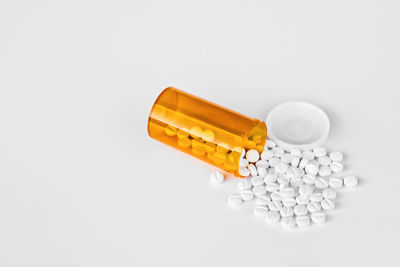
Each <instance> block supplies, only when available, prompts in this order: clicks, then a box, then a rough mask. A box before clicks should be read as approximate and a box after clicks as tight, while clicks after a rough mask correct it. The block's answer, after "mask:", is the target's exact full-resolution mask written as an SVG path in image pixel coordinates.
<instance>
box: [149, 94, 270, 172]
mask: <svg viewBox="0 0 400 267" xmlns="http://www.w3.org/2000/svg"><path fill="white" fill-rule="evenodd" d="M148 132H149V135H150V137H152V138H154V139H156V140H158V141H160V142H163V143H165V144H167V145H169V146H172V147H174V148H176V149H179V150H181V151H183V152H185V153H187V154H189V155H192V156H194V157H196V158H199V159H201V160H203V161H205V162H208V163H210V164H212V165H214V166H217V167H219V168H221V169H223V170H225V171H228V172H230V173H233V174H234V175H235V176H239V177H241V175H240V174H239V160H240V155H241V153H242V150H243V149H244V148H245V149H257V150H258V151H259V152H261V151H262V150H263V149H264V145H265V140H266V137H267V127H266V125H265V123H264V122H261V121H259V120H257V119H253V118H249V117H247V116H245V115H242V114H239V113H237V112H235V111H232V110H229V109H227V108H224V107H221V106H219V105H216V104H214V103H211V102H209V101H207V100H204V99H201V98H199V97H196V96H194V95H191V94H188V93H185V92H183V91H180V90H178V89H176V88H173V87H169V88H167V89H165V90H164V91H162V92H161V94H160V95H159V96H158V98H157V100H156V101H155V103H154V105H153V108H152V109H151V112H150V116H149V120H148Z"/></svg>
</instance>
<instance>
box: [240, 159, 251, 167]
mask: <svg viewBox="0 0 400 267" xmlns="http://www.w3.org/2000/svg"><path fill="white" fill-rule="evenodd" d="M247 165H249V161H248V160H247V159H245V158H241V159H240V160H239V167H241V168H245V167H247Z"/></svg>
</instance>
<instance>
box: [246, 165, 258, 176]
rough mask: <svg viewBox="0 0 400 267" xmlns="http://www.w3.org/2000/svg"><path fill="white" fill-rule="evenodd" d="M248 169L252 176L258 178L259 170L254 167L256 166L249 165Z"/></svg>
mask: <svg viewBox="0 0 400 267" xmlns="http://www.w3.org/2000/svg"><path fill="white" fill-rule="evenodd" d="M247 169H248V170H249V171H250V174H251V176H257V174H258V173H257V168H256V166H254V164H249V165H248V166H247Z"/></svg>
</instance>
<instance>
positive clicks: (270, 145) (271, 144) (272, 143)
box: [265, 139, 276, 148]
mask: <svg viewBox="0 0 400 267" xmlns="http://www.w3.org/2000/svg"><path fill="white" fill-rule="evenodd" d="M265 146H266V147H268V148H274V147H276V143H275V142H274V141H272V140H270V139H267V141H265Z"/></svg>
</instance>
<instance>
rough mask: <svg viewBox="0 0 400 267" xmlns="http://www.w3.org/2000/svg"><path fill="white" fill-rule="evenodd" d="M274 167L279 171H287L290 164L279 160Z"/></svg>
mask: <svg viewBox="0 0 400 267" xmlns="http://www.w3.org/2000/svg"><path fill="white" fill-rule="evenodd" d="M274 167H275V170H276V172H277V173H285V172H286V171H287V170H288V168H289V165H288V164H287V163H285V162H283V161H279V162H278V163H277V164H276V165H275V166H274Z"/></svg>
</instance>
